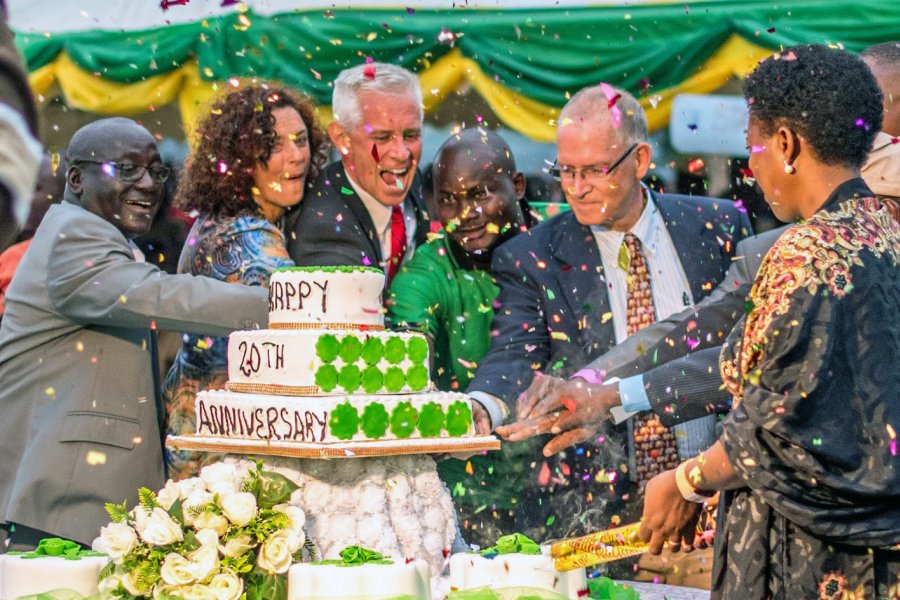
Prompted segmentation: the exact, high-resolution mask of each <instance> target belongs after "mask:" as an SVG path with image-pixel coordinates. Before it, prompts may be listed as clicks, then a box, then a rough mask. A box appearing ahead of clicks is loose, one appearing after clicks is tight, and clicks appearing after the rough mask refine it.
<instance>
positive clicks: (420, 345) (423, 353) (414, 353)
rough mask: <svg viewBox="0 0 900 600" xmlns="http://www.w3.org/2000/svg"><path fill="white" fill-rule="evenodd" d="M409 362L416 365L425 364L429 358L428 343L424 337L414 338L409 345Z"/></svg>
mask: <svg viewBox="0 0 900 600" xmlns="http://www.w3.org/2000/svg"><path fill="white" fill-rule="evenodd" d="M407 350H408V352H409V360H411V361H412V362H414V363H421V362H424V361H425V360H426V359H427V358H428V342H427V341H426V340H425V338H423V337H419V336H417V335H416V336H413V337H411V338H409V343H408V344H407Z"/></svg>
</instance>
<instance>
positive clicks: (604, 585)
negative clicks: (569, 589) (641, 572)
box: [588, 577, 641, 600]
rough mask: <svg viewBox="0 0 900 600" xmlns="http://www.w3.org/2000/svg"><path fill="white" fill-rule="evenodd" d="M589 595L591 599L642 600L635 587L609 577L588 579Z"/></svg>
mask: <svg viewBox="0 0 900 600" xmlns="http://www.w3.org/2000/svg"><path fill="white" fill-rule="evenodd" d="M588 597H589V598H591V600H641V596H640V594H638V593H637V592H636V591H635V589H634V588H632V587H629V585H628V584H627V583H626V584H618V583H616V582H615V581H613V580H612V579H610V578H609V577H595V578H593V579H588Z"/></svg>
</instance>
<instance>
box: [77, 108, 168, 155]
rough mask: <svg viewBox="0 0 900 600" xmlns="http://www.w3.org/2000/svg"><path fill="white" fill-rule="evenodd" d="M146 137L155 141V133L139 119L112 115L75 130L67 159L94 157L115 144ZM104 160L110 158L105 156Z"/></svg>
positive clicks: (119, 144)
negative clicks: (147, 128)
mask: <svg viewBox="0 0 900 600" xmlns="http://www.w3.org/2000/svg"><path fill="white" fill-rule="evenodd" d="M141 138H144V139H146V140H149V141H151V142H154V143H155V140H154V139H153V135H152V134H151V133H150V132H149V131H147V130H146V129H145V128H144V127H142V126H141V125H139V124H138V123H137V121H134V120H132V119H127V118H125V117H111V118H108V119H100V120H98V121H93V122H91V123H88V124H87V125H85V126H84V127H82V128H81V129H79V130H78V131H76V132H75V135H73V136H72V140H71V141H70V142H69V149H68V150H67V152H66V159H67V160H68V161H69V162H70V163H71V162H73V159H74V161H75V162H77V161H78V160H88V159H94V158H97V157H98V156H103V155H104V154H108V153H109V152H108V151H109V149H110V147H111V146H113V145H118V146H121V145H122V144H123V143H128V142H130V141H131V140H133V139H138V140H139V139H141ZM103 160H109V159H106V158H104V159H103Z"/></svg>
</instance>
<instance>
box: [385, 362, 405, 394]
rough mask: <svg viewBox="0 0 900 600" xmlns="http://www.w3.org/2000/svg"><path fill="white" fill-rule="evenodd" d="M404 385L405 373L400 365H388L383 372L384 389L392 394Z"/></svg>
mask: <svg viewBox="0 0 900 600" xmlns="http://www.w3.org/2000/svg"><path fill="white" fill-rule="evenodd" d="M404 385H406V375H404V374H403V369H401V368H400V367H388V369H387V371H385V372H384V389H386V390H387V391H389V392H390V393H392V394H396V393H397V392H399V391H400V390H402V389H403V386H404Z"/></svg>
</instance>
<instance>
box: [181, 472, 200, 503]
mask: <svg viewBox="0 0 900 600" xmlns="http://www.w3.org/2000/svg"><path fill="white" fill-rule="evenodd" d="M175 485H176V486H178V497H179V498H181V499H182V500H185V499H187V498H188V497H189V496H190V495H191V494H193V493H194V492H202V491H205V490H206V487H205V486H204V485H203V480H202V479H200V478H199V477H189V478H188V479H182V480H180V481H176V482H175Z"/></svg>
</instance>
